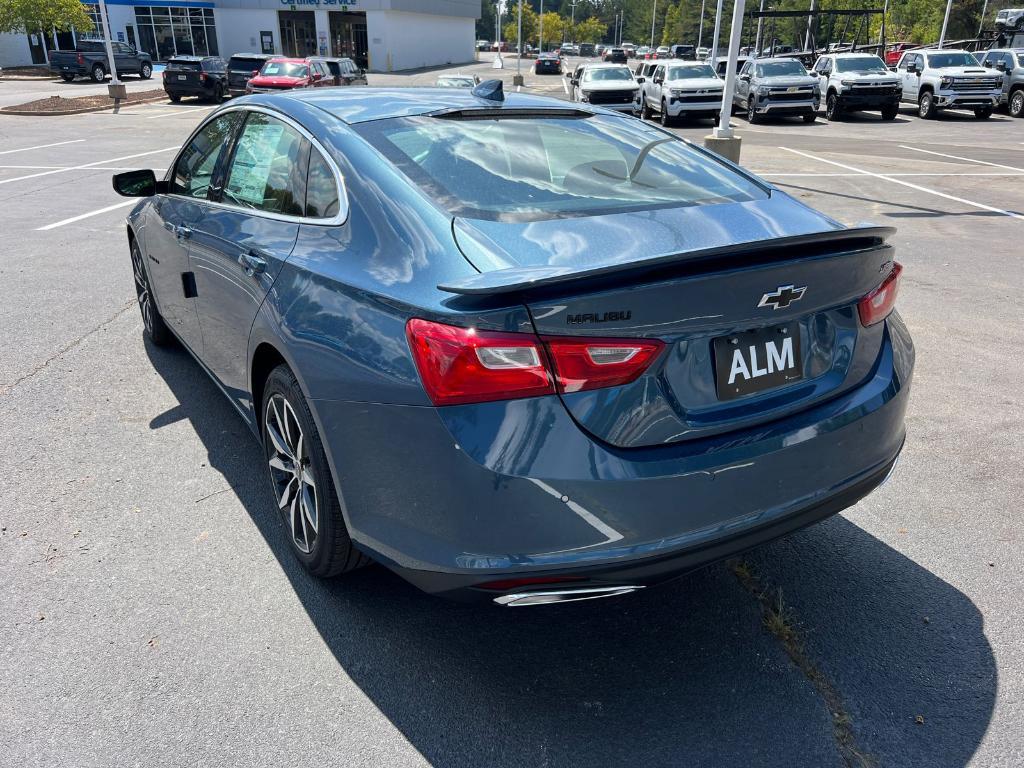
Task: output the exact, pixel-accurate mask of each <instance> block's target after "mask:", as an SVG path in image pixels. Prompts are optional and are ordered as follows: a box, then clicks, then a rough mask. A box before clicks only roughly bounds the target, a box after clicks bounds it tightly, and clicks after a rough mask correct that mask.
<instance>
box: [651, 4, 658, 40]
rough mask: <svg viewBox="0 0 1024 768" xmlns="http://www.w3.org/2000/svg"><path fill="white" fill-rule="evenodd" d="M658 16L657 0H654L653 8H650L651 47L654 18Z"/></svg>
mask: <svg viewBox="0 0 1024 768" xmlns="http://www.w3.org/2000/svg"><path fill="white" fill-rule="evenodd" d="M657 16H658V0H654V8H653V9H651V48H653V47H654V20H655V19H656V18H657Z"/></svg>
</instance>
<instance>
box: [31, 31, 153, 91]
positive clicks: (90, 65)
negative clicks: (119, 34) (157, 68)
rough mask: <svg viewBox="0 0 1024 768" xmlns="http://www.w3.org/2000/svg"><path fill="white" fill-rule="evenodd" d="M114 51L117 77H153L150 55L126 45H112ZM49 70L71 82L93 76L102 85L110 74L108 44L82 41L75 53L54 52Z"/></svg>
mask: <svg viewBox="0 0 1024 768" xmlns="http://www.w3.org/2000/svg"><path fill="white" fill-rule="evenodd" d="M110 48H111V50H112V51H113V52H114V64H115V65H116V66H117V74H118V76H120V75H138V76H139V77H141V78H142V79H143V80H149V78H150V77H152V76H153V59H152V58H151V57H150V55H149V54H148V53H144V52H142V51H138V50H136V49H135V48H133V47H132V46H130V45H127V44H126V43H114V42H112V43H111V44H110ZM50 71H51V72H55V73H56V74H58V75H60V76H61V77H62V78H63V79H64V81H65V82H68V83H70V82H71V81H72V80H74V79H75V78H76V77H90V78H92V79H93V81H94V82H97V83H102V82H103V81H104V80H105V79H106V77H107V75H109V74H110V61H109V60H108V59H107V48H106V43H104V42H103V41H102V40H79V41H78V46H77V47H76V48H75V50H73V51H51V52H50Z"/></svg>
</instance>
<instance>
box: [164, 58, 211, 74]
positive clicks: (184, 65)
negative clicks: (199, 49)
mask: <svg viewBox="0 0 1024 768" xmlns="http://www.w3.org/2000/svg"><path fill="white" fill-rule="evenodd" d="M167 68H168V69H188V70H191V71H193V72H198V71H199V70H201V69H202V68H203V63H202V62H201V61H180V60H176V59H171V60H170V61H168V62H167Z"/></svg>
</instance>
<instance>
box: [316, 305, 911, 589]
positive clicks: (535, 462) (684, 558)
mask: <svg viewBox="0 0 1024 768" xmlns="http://www.w3.org/2000/svg"><path fill="white" fill-rule="evenodd" d="M885 338H886V340H885V343H884V344H883V347H882V351H881V353H880V355H879V359H878V362H877V365H876V367H875V369H874V370H873V371H872V373H871V374H870V375H869V376H868V378H867V379H866V380H865V381H864V382H863V383H862V384H861V385H860V386H859V387H857V388H855V389H854V390H852V391H849V392H847V393H845V394H844V395H842V396H839V397H837V398H835V399H833V400H830V401H828V402H825V403H822V404H820V405H817V406H815V407H813V408H810V409H808V410H806V411H803V412H800V413H797V414H794V415H792V416H790V417H788V418H784V419H778V420H775V421H773V422H769V423H766V424H761V425H758V426H755V427H752V428H749V429H743V430H737V431H734V432H731V433H728V434H724V435H718V436H714V437H708V438H703V439H696V440H691V441H684V442H680V443H673V444H670V445H659V446H654V447H650V448H634V449H615V448H612V447H611V446H608V445H606V444H603V443H601V442H599V441H597V440H595V439H593V438H592V437H590V436H589V435H588V434H587V433H586V432H584V431H582V430H581V429H580V428H579V426H578V425H577V424H576V423H575V422H574V421H573V420H572V418H571V417H570V416H569V414H568V411H567V410H566V409H565V407H564V406H563V405H562V403H561V401H560V400H559V399H558V398H557V397H554V396H551V397H537V398H530V399H523V400H514V401H508V402H495V403H484V404H479V405H467V406H451V407H447V408H429V407H410V406H397V405H382V404H369V403H350V402H342V401H328V400H316V401H314V402H313V406H314V407H313V411H314V415H315V417H316V418H317V420H318V422H319V426H320V432H321V435H323V437H324V438H325V439H324V446H325V449H326V450H327V453H328V456H329V459H330V461H331V465H332V468H333V470H334V472H335V476H336V480H337V482H338V487H339V489H340V496H341V498H342V505H343V508H344V509H345V514H346V518H347V523H348V525H349V528H350V531H351V534H352V537H353V539H354V540H355V541H356V543H357V544H358V546H359V547H360V548H362V549H364V550H365V551H367V552H368V553H370V554H371V555H372V556H373V557H374V558H375V559H377V560H379V561H381V562H383V563H385V564H386V565H388V566H389V567H391V568H392V569H394V570H396V571H397V572H399V573H400V574H401V575H403V576H404V577H405V578H407V579H408V580H409V581H411V582H413V583H415V584H417V585H418V586H420V587H422V588H423V589H425V590H427V591H428V592H434V593H440V594H444V595H446V596H449V597H459V598H463V599H485V600H488V599H493V597H495V596H498V595H499V594H500V593H497V594H495V593H493V592H490V591H482V590H480V589H479V586H480V585H481V584H483V583H486V582H490V581H494V580H496V579H510V578H526V577H550V576H565V575H569V576H573V577H580V578H582V579H586V580H588V581H597V582H601V583H604V584H624V583H628V584H639V585H641V586H645V585H647V584H653V583H657V582H659V581H664V580H666V579H669V578H672V577H673V576H676V575H680V574H681V573H684V572H686V571H688V570H692V569H693V568H696V567H699V566H701V565H704V564H706V563H708V562H711V561H713V560H717V559H720V558H723V557H728V556H730V555H732V554H735V553H736V552H739V551H742V550H744V549H747V548H749V547H750V546H754V545H756V544H758V543H760V542H762V541H766V540H768V539H771V538H775V537H777V536H781V535H784V534H785V533H788V532H790V531H792V530H796V529H797V528H800V527H802V526H804V525H807V524H809V523H812V522H814V521H816V520H819V519H821V518H823V517H826V516H828V515H831V514H834V513H836V512H839V511H840V510H841V509H843V508H845V507H846V506H849V505H850V504H852V503H854V502H855V501H857V499H859V498H860V497H861V496H863V495H865V494H866V493H868V492H869V491H870V490H871V489H872V488H874V487H875V486H877V485H878V484H879V483H880V482H881V481H882V480H883V479H884V476H885V474H886V472H887V470H888V468H889V467H890V466H891V465H892V463H893V462H894V460H895V458H896V457H897V455H898V454H899V452H900V449H901V447H902V445H903V440H904V436H905V429H904V413H905V410H906V405H907V399H908V396H909V389H910V379H911V373H912V368H913V359H914V351H913V345H912V343H911V341H910V337H909V335H908V333H907V331H906V328H905V327H904V326H903V323H902V321H900V319H899V318H898V316H897V315H893V316H891V317H890V319H889V320H888V321H887V329H886V333H885Z"/></svg>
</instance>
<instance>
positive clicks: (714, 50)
mask: <svg viewBox="0 0 1024 768" xmlns="http://www.w3.org/2000/svg"><path fill="white" fill-rule="evenodd" d="M721 24H722V0H718V8H717V9H716V10H715V39H714V40H712V41H711V61H712V64H713V63H714V61H715V59H717V58H718V33H719V31H720V29H721Z"/></svg>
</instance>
